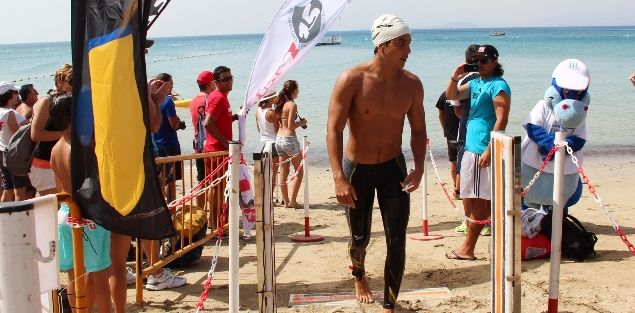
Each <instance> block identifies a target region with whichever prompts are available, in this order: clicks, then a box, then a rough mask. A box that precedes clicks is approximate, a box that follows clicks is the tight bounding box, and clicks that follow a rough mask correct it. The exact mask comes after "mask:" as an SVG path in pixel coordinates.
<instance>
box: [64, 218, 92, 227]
mask: <svg viewBox="0 0 635 313" xmlns="http://www.w3.org/2000/svg"><path fill="white" fill-rule="evenodd" d="M67 222H68V225H69V226H70V227H72V228H84V227H86V226H88V228H90V229H92V230H95V228H97V226H96V225H95V222H93V221H91V220H89V219H84V218H77V217H72V216H68V217H67Z"/></svg>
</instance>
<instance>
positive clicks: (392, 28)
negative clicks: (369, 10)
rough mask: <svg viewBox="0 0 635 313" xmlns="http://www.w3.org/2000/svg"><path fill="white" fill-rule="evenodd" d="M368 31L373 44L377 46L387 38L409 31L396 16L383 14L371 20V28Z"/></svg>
mask: <svg viewBox="0 0 635 313" xmlns="http://www.w3.org/2000/svg"><path fill="white" fill-rule="evenodd" d="M370 31H371V33H372V38H373V45H375V47H377V46H379V45H380V44H382V43H384V42H386V41H388V40H391V39H395V38H397V37H399V36H402V35H405V34H407V33H410V27H408V25H406V23H404V21H403V20H402V19H401V18H399V17H398V16H395V15H392V14H384V15H382V16H380V17H378V18H377V19H376V20H375V22H373V28H372V29H371V30H370Z"/></svg>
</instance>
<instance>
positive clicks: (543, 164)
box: [520, 143, 566, 198]
mask: <svg viewBox="0 0 635 313" xmlns="http://www.w3.org/2000/svg"><path fill="white" fill-rule="evenodd" d="M565 145H566V143H565V144H562V143H558V144H556V145H554V146H553V148H551V150H549V153H548V154H547V156H546V157H545V159H544V160H543V161H542V164H540V168H539V169H538V171H537V172H536V174H534V177H532V178H531V180H530V181H529V183H528V184H527V186H526V187H525V188H523V191H522V192H521V193H520V196H521V197H523V198H524V197H525V195H526V194H527V192H529V189H531V186H533V185H534V183H536V181H537V180H538V177H540V174H541V173H542V172H543V171H544V170H545V167H547V165H548V164H549V162H550V161H551V158H553V155H554V154H556V151H558V148H559V147H562V146H565Z"/></svg>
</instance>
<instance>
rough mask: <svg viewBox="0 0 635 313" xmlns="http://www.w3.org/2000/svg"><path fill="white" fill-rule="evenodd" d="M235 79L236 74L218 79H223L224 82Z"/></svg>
mask: <svg viewBox="0 0 635 313" xmlns="http://www.w3.org/2000/svg"><path fill="white" fill-rule="evenodd" d="M233 80H234V76H227V77H222V78H219V79H218V81H221V82H223V83H226V82H230V81H233Z"/></svg>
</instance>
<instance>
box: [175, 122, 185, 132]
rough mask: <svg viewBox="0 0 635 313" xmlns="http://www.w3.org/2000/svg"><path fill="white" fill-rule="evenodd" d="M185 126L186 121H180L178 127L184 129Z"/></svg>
mask: <svg viewBox="0 0 635 313" xmlns="http://www.w3.org/2000/svg"><path fill="white" fill-rule="evenodd" d="M185 127H186V125H185V122H183V121H179V127H178V128H177V129H180V130H183V129H185Z"/></svg>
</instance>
